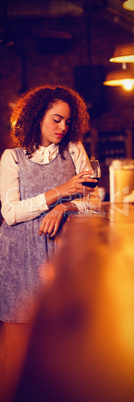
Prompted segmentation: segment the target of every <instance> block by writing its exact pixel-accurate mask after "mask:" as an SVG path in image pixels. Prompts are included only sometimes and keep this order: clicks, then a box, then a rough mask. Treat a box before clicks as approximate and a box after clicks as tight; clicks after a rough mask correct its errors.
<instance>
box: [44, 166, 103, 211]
mask: <svg viewBox="0 0 134 402" xmlns="http://www.w3.org/2000/svg"><path fill="white" fill-rule="evenodd" d="M90 175H92V170H91V172H90V171H83V172H80V173H78V174H77V175H75V176H73V177H72V178H71V179H70V180H68V181H67V182H66V183H64V184H61V186H58V187H55V188H53V189H51V190H48V191H46V193H45V198H46V203H47V205H48V207H49V206H51V205H53V206H54V204H55V205H57V201H58V200H60V198H64V197H68V196H72V195H76V194H81V195H82V196H83V197H85V196H86V195H88V194H91V193H93V192H94V191H95V189H93V188H91V187H87V186H84V185H82V183H83V182H85V181H88V182H91V181H92V182H96V181H97V180H95V179H92V178H90Z"/></svg>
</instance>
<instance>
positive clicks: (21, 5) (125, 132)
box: [0, 0, 134, 200]
mask: <svg viewBox="0 0 134 402" xmlns="http://www.w3.org/2000/svg"><path fill="white" fill-rule="evenodd" d="M133 42H134V11H133V10H131V11H130V10H127V9H125V8H123V1H122V0H69V1H68V0H67V1H66V0H19V1H18V0H1V5H0V108H1V113H0V114H1V121H0V155H1V154H2V152H3V151H4V149H5V148H10V147H13V144H12V142H11V139H10V115H11V112H12V107H13V105H14V103H15V100H16V98H17V97H18V96H19V95H20V94H22V93H23V92H25V91H26V90H29V89H30V88H33V87H36V86H40V85H42V84H43V85H46V84H59V85H65V86H69V87H70V88H73V89H76V90H77V91H78V92H79V93H80V94H81V95H82V96H83V97H84V99H85V101H86V103H87V106H88V109H89V114H90V124H91V128H90V131H89V132H88V133H87V134H86V135H85V137H84V145H85V148H86V151H87V153H88V155H89V157H90V156H91V155H94V156H95V157H96V158H97V159H99V161H100V164H101V169H102V178H101V181H100V186H102V187H105V190H106V198H105V200H109V165H110V164H111V162H112V161H113V160H114V159H121V160H122V159H126V158H130V159H131V158H134V87H132V89H131V90H130V91H126V90H124V89H123V87H122V86H105V85H103V82H104V81H105V79H106V76H107V74H108V73H109V72H111V71H114V70H115V71H116V72H118V71H120V70H121V69H122V65H121V64H117V63H110V61H109V59H110V58H111V57H112V56H113V53H114V51H115V49H116V48H117V46H118V45H122V44H127V43H133ZM130 70H131V72H132V75H133V76H134V63H129V66H128V71H130Z"/></svg>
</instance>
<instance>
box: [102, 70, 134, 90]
mask: <svg viewBox="0 0 134 402" xmlns="http://www.w3.org/2000/svg"><path fill="white" fill-rule="evenodd" d="M103 84H104V85H108V86H122V88H123V89H125V90H126V91H131V90H132V89H133V88H134V73H133V72H131V71H128V70H121V71H112V72H110V73H109V74H107V77H106V80H105V81H104V82H103Z"/></svg>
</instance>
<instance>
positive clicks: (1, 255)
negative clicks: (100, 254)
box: [0, 148, 75, 323]
mask: <svg viewBox="0 0 134 402" xmlns="http://www.w3.org/2000/svg"><path fill="white" fill-rule="evenodd" d="M15 151H16V154H17V160H18V165H19V186H20V199H21V200H22V199H27V198H31V197H35V196H36V195H39V194H41V193H45V192H46V191H47V190H50V189H52V188H54V187H57V186H59V185H61V184H64V183H65V182H67V181H68V180H69V179H70V178H72V177H73V176H74V175H75V167H74V163H73V161H72V158H71V156H70V154H69V152H68V150H66V151H65V152H64V155H65V159H62V158H61V155H60V153H58V155H57V156H56V157H55V159H54V160H52V161H51V162H50V163H48V164H45V165H40V164H38V163H35V162H33V161H32V160H31V159H29V158H28V157H27V156H26V155H25V153H24V150H23V149H22V148H16V149H15ZM46 213H47V212H45V213H43V214H41V215H40V216H38V217H36V218H35V219H32V220H29V221H26V222H22V223H18V224H16V225H13V226H8V224H7V223H6V222H3V224H2V226H1V228H0V320H2V321H5V322H16V323H17V322H18V323H19V322H27V321H29V319H30V314H31V311H32V310H31V308H32V305H33V300H34V298H35V297H36V296H37V295H38V294H39V292H40V289H41V279H40V276H39V269H40V266H41V265H42V263H45V262H47V261H48V260H50V259H51V257H52V255H53V253H54V240H50V237H49V236H47V235H42V236H39V227H40V224H41V221H42V218H43V216H44V215H45V214H46Z"/></svg>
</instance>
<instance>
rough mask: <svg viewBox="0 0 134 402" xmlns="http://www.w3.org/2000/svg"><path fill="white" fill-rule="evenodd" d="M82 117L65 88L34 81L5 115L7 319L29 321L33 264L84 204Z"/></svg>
mask: <svg viewBox="0 0 134 402" xmlns="http://www.w3.org/2000/svg"><path fill="white" fill-rule="evenodd" d="M88 121H89V115H88V112H87V109H86V105H85V103H84V101H83V100H82V99H81V97H80V96H79V95H78V93H76V92H75V91H73V90H71V89H67V88H64V87H48V86H47V87H39V88H36V89H35V90H32V91H29V92H28V93H27V94H25V95H24V96H23V97H21V99H19V100H18V102H17V104H16V107H15V109H14V112H13V115H12V118H11V122H12V126H13V133H12V134H13V136H14V138H15V139H16V140H17V145H18V147H17V148H14V149H7V150H5V151H4V153H3V155H2V158H1V199H2V215H3V217H4V219H5V222H4V223H3V225H2V227H1V258H2V260H1V276H2V277H1V285H2V289H1V292H0V294H1V306H0V319H1V320H3V321H5V322H16V323H18V322H25V321H27V320H29V314H30V313H31V302H32V299H33V295H36V293H38V291H39V285H40V278H39V267H40V265H41V264H42V262H43V261H48V260H49V259H50V258H51V256H52V255H53V251H54V236H55V235H56V233H57V231H58V228H59V225H60V223H61V221H63V220H64V218H65V216H66V214H67V213H68V212H77V211H84V210H85V204H84V201H83V198H82V197H83V195H84V196H85V195H87V194H90V193H91V192H92V191H94V190H93V189H91V188H89V187H86V186H83V185H82V182H83V181H85V180H87V181H91V179H89V172H87V171H86V165H87V164H88V163H89V161H88V157H87V155H86V152H85V150H84V147H83V145H82V143H81V142H80V140H81V138H82V136H83V134H84V133H85V132H87V130H88ZM41 235H42V236H41ZM26 306H27V307H26Z"/></svg>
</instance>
